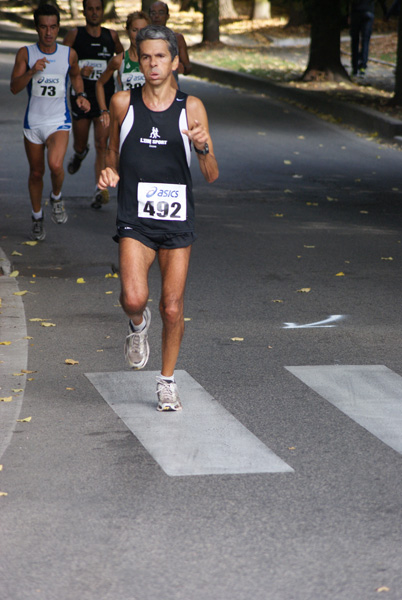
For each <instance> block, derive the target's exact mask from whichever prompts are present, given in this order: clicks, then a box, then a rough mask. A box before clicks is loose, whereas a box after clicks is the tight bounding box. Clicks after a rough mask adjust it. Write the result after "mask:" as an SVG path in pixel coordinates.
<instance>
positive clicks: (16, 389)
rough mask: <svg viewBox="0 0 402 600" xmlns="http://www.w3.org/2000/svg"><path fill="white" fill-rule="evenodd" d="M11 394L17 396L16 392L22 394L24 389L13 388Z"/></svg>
mask: <svg viewBox="0 0 402 600" xmlns="http://www.w3.org/2000/svg"><path fill="white" fill-rule="evenodd" d="M11 391H12V392H14V393H15V394H18V392H23V391H24V388H14V389H13V390H11Z"/></svg>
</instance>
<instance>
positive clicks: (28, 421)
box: [17, 417, 32, 423]
mask: <svg viewBox="0 0 402 600" xmlns="http://www.w3.org/2000/svg"><path fill="white" fill-rule="evenodd" d="M31 420H32V417H25V419H17V423H30V422H31Z"/></svg>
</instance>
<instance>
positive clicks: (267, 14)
mask: <svg viewBox="0 0 402 600" xmlns="http://www.w3.org/2000/svg"><path fill="white" fill-rule="evenodd" d="M270 18H271V3H270V2H268V0H254V2H253V15H252V19H270Z"/></svg>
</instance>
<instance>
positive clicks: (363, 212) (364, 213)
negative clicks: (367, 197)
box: [360, 210, 368, 215]
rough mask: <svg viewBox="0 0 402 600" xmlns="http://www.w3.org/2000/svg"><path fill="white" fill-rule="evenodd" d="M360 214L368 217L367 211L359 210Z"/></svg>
mask: <svg viewBox="0 0 402 600" xmlns="http://www.w3.org/2000/svg"><path fill="white" fill-rule="evenodd" d="M360 214H361V215H368V210H361V211H360Z"/></svg>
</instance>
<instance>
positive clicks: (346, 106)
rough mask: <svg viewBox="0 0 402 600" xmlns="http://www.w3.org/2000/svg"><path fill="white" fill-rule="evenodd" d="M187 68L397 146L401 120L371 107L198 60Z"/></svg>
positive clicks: (401, 134) (200, 75) (224, 83)
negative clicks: (361, 130) (283, 101)
mask: <svg viewBox="0 0 402 600" xmlns="http://www.w3.org/2000/svg"><path fill="white" fill-rule="evenodd" d="M191 66H192V74H193V75H196V76H197V77H203V78H206V79H208V80H210V81H214V82H217V83H222V84H223V85H229V86H231V87H239V88H242V89H245V90H247V91H249V92H254V93H259V94H267V95H269V96H273V97H275V98H277V99H278V100H287V101H288V102H293V103H295V104H297V105H299V106H300V108H303V109H306V110H310V111H313V112H315V113H318V114H319V115H331V116H332V117H334V118H335V119H336V120H337V121H338V122H339V123H343V124H345V125H350V126H353V127H356V128H358V129H363V130H364V131H367V132H368V133H371V134H373V133H376V134H378V136H379V137H381V138H385V139H387V140H393V141H394V142H397V143H400V141H399V140H398V139H396V140H395V139H394V138H395V137H398V136H402V121H399V120H398V119H394V118H393V117H388V116H387V115H383V114H382V113H380V112H378V111H376V110H373V109H371V108H367V107H364V106H359V105H357V104H350V103H346V102H340V101H337V100H333V99H331V98H327V97H325V96H324V94H323V93H320V92H314V93H311V92H309V91H306V90H300V89H298V88H294V87H291V86H288V85H283V84H280V83H276V82H273V81H267V80H264V79H260V78H259V77H255V76H254V75H247V74H246V73H237V72H236V71H230V70H229V69H223V68H221V67H211V66H209V65H207V64H205V63H201V62H198V61H191Z"/></svg>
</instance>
